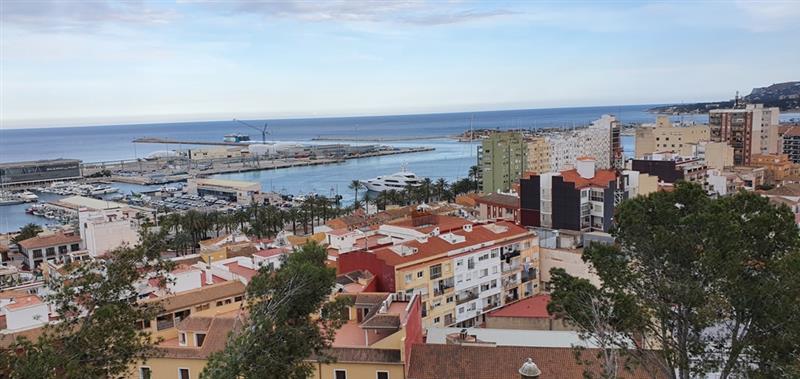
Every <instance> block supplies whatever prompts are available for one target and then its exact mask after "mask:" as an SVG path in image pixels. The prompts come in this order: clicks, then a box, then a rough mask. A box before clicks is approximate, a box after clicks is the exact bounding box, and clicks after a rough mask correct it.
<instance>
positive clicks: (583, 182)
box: [561, 169, 617, 188]
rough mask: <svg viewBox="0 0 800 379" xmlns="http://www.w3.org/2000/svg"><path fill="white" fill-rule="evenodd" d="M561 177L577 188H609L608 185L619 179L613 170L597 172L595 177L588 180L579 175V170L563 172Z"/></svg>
mask: <svg viewBox="0 0 800 379" xmlns="http://www.w3.org/2000/svg"><path fill="white" fill-rule="evenodd" d="M561 177H562V178H564V181H565V182H570V183H575V188H585V187H603V188H605V187H607V186H608V183H609V182H611V181H613V180H615V179H616V178H617V174H616V173H615V172H614V171H612V170H597V171H595V172H594V177H593V178H591V179H586V178H584V177H581V176H580V175H579V174H578V170H577V169H572V170H567V171H561Z"/></svg>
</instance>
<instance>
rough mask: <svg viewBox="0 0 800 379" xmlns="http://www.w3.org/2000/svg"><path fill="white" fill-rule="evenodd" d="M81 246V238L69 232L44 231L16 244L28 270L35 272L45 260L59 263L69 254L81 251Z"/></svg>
mask: <svg viewBox="0 0 800 379" xmlns="http://www.w3.org/2000/svg"><path fill="white" fill-rule="evenodd" d="M81 244H82V239H81V236H80V235H79V234H77V233H75V232H71V231H62V232H54V231H45V232H42V233H39V235H38V236H36V237H33V238H28V239H26V240H23V241H20V242H19V243H18V245H19V247H20V253H22V255H23V259H24V265H25V266H27V268H28V269H29V270H37V269H38V268H39V265H40V264H42V263H43V262H44V261H47V260H54V261H56V262H61V261H63V260H64V259H65V258H66V257H67V255H69V253H74V252H77V251H80V250H82V248H81Z"/></svg>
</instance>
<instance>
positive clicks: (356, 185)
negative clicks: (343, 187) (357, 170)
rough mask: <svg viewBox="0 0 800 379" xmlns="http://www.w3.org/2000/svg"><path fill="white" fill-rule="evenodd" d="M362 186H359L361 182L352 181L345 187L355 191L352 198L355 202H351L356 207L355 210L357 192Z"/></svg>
mask: <svg viewBox="0 0 800 379" xmlns="http://www.w3.org/2000/svg"><path fill="white" fill-rule="evenodd" d="M362 186H363V184H361V182H359V181H358V180H353V181H352V182H350V185H349V186H347V188H349V189H351V190H353V191H355V196H353V199H355V200H353V204H355V205H356V208H358V190H359V189H360V188H361V187H362Z"/></svg>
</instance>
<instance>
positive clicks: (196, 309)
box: [194, 303, 209, 312]
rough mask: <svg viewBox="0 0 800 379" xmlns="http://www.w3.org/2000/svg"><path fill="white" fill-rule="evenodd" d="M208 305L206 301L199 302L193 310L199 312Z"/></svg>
mask: <svg viewBox="0 0 800 379" xmlns="http://www.w3.org/2000/svg"><path fill="white" fill-rule="evenodd" d="M208 307H209V304H208V303H205V304H200V305H198V306H196V307H194V310H195V311H196V312H200V311H204V310H206V309H208Z"/></svg>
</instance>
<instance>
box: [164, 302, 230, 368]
mask: <svg viewBox="0 0 800 379" xmlns="http://www.w3.org/2000/svg"><path fill="white" fill-rule="evenodd" d="M240 314H241V312H239V311H235V312H228V313H223V314H219V315H216V316H215V317H213V318H212V320H211V322H210V324H209V326H208V328H207V329H206V331H207V333H206V338H205V340H204V342H203V346H202V347H199V348H198V347H178V346H167V347H165V346H161V347H159V350H160V351H161V352H162V353H163V355H162V356H163V357H166V358H176V359H206V358H208V356H209V355H211V354H212V353H215V352H218V351H222V349H224V348H225V344H226V343H227V342H228V333H230V332H231V331H232V330H234V329H235V328H238V327H240V326H241V323H240V322H239V321H240ZM191 317H192V316H189V318H191ZM164 344H166V345H170V344H169V341H165V343H164Z"/></svg>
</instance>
